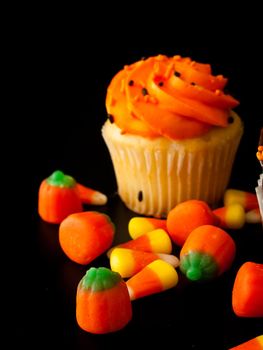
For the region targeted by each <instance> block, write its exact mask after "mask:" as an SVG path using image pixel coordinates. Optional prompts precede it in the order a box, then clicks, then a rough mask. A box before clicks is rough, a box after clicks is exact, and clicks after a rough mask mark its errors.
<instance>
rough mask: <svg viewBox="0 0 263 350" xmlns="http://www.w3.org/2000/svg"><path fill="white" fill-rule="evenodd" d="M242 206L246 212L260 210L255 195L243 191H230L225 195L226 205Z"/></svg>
mask: <svg viewBox="0 0 263 350" xmlns="http://www.w3.org/2000/svg"><path fill="white" fill-rule="evenodd" d="M236 203H238V204H241V205H242V206H243V207H244V209H245V211H248V210H251V209H255V208H258V200H257V196H256V194H255V193H251V192H245V191H241V190H235V189H228V190H226V191H225V194H224V205H225V206H228V205H231V204H236Z"/></svg>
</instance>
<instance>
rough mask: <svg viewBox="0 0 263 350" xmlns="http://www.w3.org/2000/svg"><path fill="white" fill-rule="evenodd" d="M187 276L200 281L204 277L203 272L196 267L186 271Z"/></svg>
mask: <svg viewBox="0 0 263 350" xmlns="http://www.w3.org/2000/svg"><path fill="white" fill-rule="evenodd" d="M186 276H187V278H188V279H189V280H191V281H198V280H200V279H201V278H202V272H201V271H200V269H198V268H196V267H191V268H190V269H188V270H187V271H186Z"/></svg>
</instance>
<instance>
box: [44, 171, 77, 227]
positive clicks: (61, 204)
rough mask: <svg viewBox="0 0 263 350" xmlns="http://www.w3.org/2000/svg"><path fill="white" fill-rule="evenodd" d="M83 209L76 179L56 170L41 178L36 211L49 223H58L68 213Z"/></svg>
mask: <svg viewBox="0 0 263 350" xmlns="http://www.w3.org/2000/svg"><path fill="white" fill-rule="evenodd" d="M82 210H83V208H82V203H81V199H80V197H79V194H78V191H77V187H76V181H75V179H74V178H73V177H71V176H69V175H65V174H64V173H63V172H62V171H60V170H57V171H55V172H54V173H53V174H52V175H50V176H49V177H48V178H47V179H45V180H43V181H42V182H41V184H40V187H39V193H38V213H39V215H40V217H41V218H42V219H43V220H44V221H47V222H49V223H52V224H59V223H61V221H62V220H64V219H65V218H66V217H67V216H68V215H69V214H72V213H78V212H81V211H82Z"/></svg>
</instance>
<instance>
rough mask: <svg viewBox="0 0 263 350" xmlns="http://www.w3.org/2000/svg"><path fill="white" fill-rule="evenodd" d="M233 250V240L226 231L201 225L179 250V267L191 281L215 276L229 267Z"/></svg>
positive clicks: (234, 248) (233, 255) (233, 254)
mask: <svg viewBox="0 0 263 350" xmlns="http://www.w3.org/2000/svg"><path fill="white" fill-rule="evenodd" d="M235 252H236V246H235V242H234V241H233V239H232V238H231V237H230V235H229V234H228V233H227V232H225V231H224V230H222V229H221V228H219V227H216V226H213V225H202V226H199V227H197V228H196V229H194V230H193V231H192V232H191V233H190V235H189V236H188V238H187V239H186V241H185V243H184V245H183V247H182V249H181V252H180V269H181V271H182V272H183V273H184V274H185V275H186V277H187V278H188V279H190V280H192V281H197V280H206V279H211V278H215V277H217V276H219V275H221V274H222V273H223V272H224V271H226V270H227V269H228V268H230V266H231V264H232V262H233V260H234V257H235Z"/></svg>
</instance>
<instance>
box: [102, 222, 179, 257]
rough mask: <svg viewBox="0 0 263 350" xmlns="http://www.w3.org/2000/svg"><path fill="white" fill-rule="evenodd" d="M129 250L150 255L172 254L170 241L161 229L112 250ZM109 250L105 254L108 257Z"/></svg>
mask: <svg viewBox="0 0 263 350" xmlns="http://www.w3.org/2000/svg"><path fill="white" fill-rule="evenodd" d="M117 247H118V248H129V249H135V250H142V251H144V252H151V253H164V254H171V252H172V242H171V239H170V237H169V235H168V233H166V232H165V231H164V230H163V229H161V228H159V229H157V230H153V231H151V232H147V233H145V234H143V235H141V236H140V237H138V238H136V239H132V240H130V241H128V242H125V243H121V244H118V246H116V247H113V248H117ZM113 248H111V249H110V250H109V251H108V252H107V256H108V257H110V254H111V252H112V250H113Z"/></svg>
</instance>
